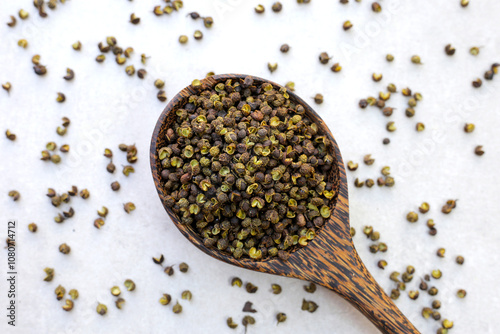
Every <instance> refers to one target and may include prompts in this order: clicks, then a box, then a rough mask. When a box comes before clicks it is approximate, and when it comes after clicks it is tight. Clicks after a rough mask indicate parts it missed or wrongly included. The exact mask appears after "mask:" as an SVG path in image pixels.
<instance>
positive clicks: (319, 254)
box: [150, 74, 419, 334]
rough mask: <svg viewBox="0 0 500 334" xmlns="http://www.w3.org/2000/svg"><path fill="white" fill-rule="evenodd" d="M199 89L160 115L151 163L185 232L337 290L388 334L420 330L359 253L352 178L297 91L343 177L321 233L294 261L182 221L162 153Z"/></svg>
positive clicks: (268, 269)
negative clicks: (253, 252)
mask: <svg viewBox="0 0 500 334" xmlns="http://www.w3.org/2000/svg"><path fill="white" fill-rule="evenodd" d="M245 77H247V75H241V74H224V75H215V76H212V77H209V78H206V79H203V80H202V88H203V87H207V88H208V87H213V86H214V85H215V84H217V83H219V82H225V81H226V80H227V79H233V80H234V81H235V80H243V79H244V78H245ZM251 77H252V78H253V79H254V81H255V83H256V84H259V83H262V82H269V83H271V84H273V85H274V86H275V87H281V86H280V85H278V84H276V83H274V82H272V81H269V80H265V79H261V78H257V77H254V76H251ZM196 92H197V90H196V89H194V88H193V87H192V86H188V87H186V88H184V89H183V90H182V91H181V92H180V93H179V94H177V95H176V96H175V97H174V98H173V99H172V100H171V101H170V103H168V105H167V107H166V108H165V110H164V111H163V112H162V114H161V115H160V117H159V119H158V122H157V124H156V127H155V129H154V132H153V136H152V140H151V149H150V162H151V170H152V174H153V179H154V182H155V185H156V189H157V191H158V195H159V197H160V200H161V201H162V203H163V206H164V208H165V210H166V211H167V213H168V215H169V216H170V218H171V219H172V221H173V222H174V224H175V225H176V226H177V228H178V229H179V231H180V232H181V233H182V234H183V235H184V236H185V237H186V238H188V239H189V240H190V241H191V242H192V243H193V244H194V245H195V246H196V247H198V248H199V249H200V250H202V251H203V252H205V253H206V254H208V255H210V256H212V257H214V258H216V259H219V260H221V261H224V262H226V263H229V264H232V265H235V266H238V267H242V268H246V269H251V270H255V271H260V272H264V273H269V274H274V275H281V276H287V277H294V278H299V279H303V280H307V281H310V282H314V283H316V284H319V285H322V286H324V287H327V288H329V289H331V290H333V291H335V292H336V293H338V294H339V295H341V296H342V297H343V298H345V299H346V300H347V301H349V302H350V303H351V304H352V305H354V306H355V307H356V308H357V309H358V310H360V311H361V312H362V313H363V314H364V315H365V316H366V317H367V318H368V319H370V321H371V322H372V323H373V324H374V325H375V326H376V327H377V328H378V329H379V330H380V331H381V332H382V333H388V334H395V333H408V334H410V333H412V334H416V333H419V331H418V330H417V329H416V328H415V327H414V326H413V325H412V324H411V323H410V321H409V320H408V319H407V318H406V317H405V316H404V315H403V313H402V312H401V311H400V310H399V309H398V308H397V306H396V305H395V304H394V303H393V301H392V300H391V299H390V298H389V297H388V296H387V294H386V293H385V292H384V291H383V290H382V288H381V287H380V286H379V285H378V284H377V282H376V281H375V279H374V278H373V277H372V276H371V274H370V273H369V272H368V270H367V269H366V267H365V266H364V264H363V263H362V261H361V259H360V258H359V256H358V254H357V252H356V250H355V248H354V244H353V242H352V240H351V236H350V226H349V202H348V192H347V180H346V172H345V167H344V162H343V160H342V156H341V153H340V149H339V147H338V145H337V142H336V141H335V139H334V137H333V135H332V133H331V132H330V130H329V129H328V126H327V125H326V124H325V123H324V121H323V120H322V119H321V118H320V117H319V116H318V114H316V112H315V111H314V110H313V109H312V108H311V107H310V106H309V105H308V104H307V103H306V102H305V101H303V100H302V99H301V98H300V97H298V96H297V95H295V94H294V93H293V92H289V95H290V99H291V100H292V101H294V102H297V103H300V104H302V105H303V106H304V108H305V109H306V115H307V116H308V117H309V118H310V119H311V120H312V121H314V122H315V123H316V124H317V125H318V128H320V129H321V132H322V133H323V134H324V135H326V136H328V138H329V139H330V140H331V141H332V144H333V150H334V152H333V153H334V155H335V158H336V162H337V164H336V168H334V169H332V175H330V176H329V177H330V179H331V180H335V181H338V189H337V198H336V199H335V201H334V208H333V211H332V216H331V218H330V219H329V220H328V222H327V223H325V225H324V226H323V227H322V228H321V230H320V232H319V233H318V234H317V236H316V237H315V238H314V239H313V240H312V241H311V242H309V244H308V245H307V246H306V247H304V248H299V249H298V250H296V251H295V252H293V253H292V254H291V256H290V259H289V260H288V261H282V260H280V259H279V258H270V259H267V260H263V261H254V260H251V259H235V258H234V257H233V256H232V255H230V254H226V253H222V252H220V251H218V250H217V249H210V248H207V247H205V245H204V244H203V240H202V238H201V237H199V236H198V235H197V234H196V232H195V231H194V230H193V229H192V228H191V226H187V225H182V224H180V223H179V220H178V218H177V216H176V214H175V213H174V212H172V210H171V209H170V208H168V207H167V206H166V205H165V200H166V195H167V194H166V192H165V190H164V189H163V187H162V180H161V176H160V173H161V166H160V162H159V159H158V156H157V153H158V150H159V149H160V148H161V147H163V146H165V133H166V130H167V129H168V128H169V126H170V125H171V124H172V122H173V120H174V118H175V117H176V116H175V110H176V109H178V108H179V107H181V106H183V105H184V104H185V103H186V101H187V98H188V97H189V96H190V95H192V94H195V93H196Z"/></svg>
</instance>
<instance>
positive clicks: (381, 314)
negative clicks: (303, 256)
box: [310, 247, 420, 334]
mask: <svg viewBox="0 0 500 334" xmlns="http://www.w3.org/2000/svg"><path fill="white" fill-rule="evenodd" d="M320 268H322V269H323V270H322V272H321V273H320V274H319V275H318V274H317V275H314V277H310V280H312V281H314V282H315V283H317V284H319V285H322V286H324V287H326V288H328V289H330V290H333V291H335V292H336V293H338V294H339V295H341V296H342V297H343V298H344V299H346V300H347V301H348V302H350V303H351V304H352V305H353V306H354V307H356V308H357V309H358V310H359V311H360V312H361V313H363V314H364V315H365V316H366V317H367V318H368V319H369V320H370V321H371V322H372V323H373V324H374V325H375V326H376V327H377V328H378V329H379V330H380V331H381V332H382V333H386V334H420V332H419V331H418V330H417V329H416V328H415V326H413V324H412V323H411V322H410V321H409V320H408V319H407V318H406V317H405V315H404V314H403V313H402V312H401V311H400V310H399V309H398V307H397V306H396V305H395V304H394V302H393V301H392V300H391V298H389V296H388V295H387V294H386V293H385V292H384V290H382V288H381V287H380V285H378V283H377V282H376V281H375V279H374V278H373V276H372V275H371V274H370V272H369V271H368V269H366V267H365V265H364V264H363V262H362V261H361V259H360V258H359V256H358V254H357V252H356V250H355V249H354V247H353V248H352V250H351V253H350V254H349V255H348V256H347V258H343V259H342V255H339V256H332V255H331V253H329V252H325V253H324V254H323V265H322V266H320Z"/></svg>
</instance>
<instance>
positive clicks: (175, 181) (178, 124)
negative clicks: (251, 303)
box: [157, 77, 337, 260]
mask: <svg viewBox="0 0 500 334" xmlns="http://www.w3.org/2000/svg"><path fill="white" fill-rule="evenodd" d="M191 88H192V90H193V91H194V92H195V93H193V95H191V96H188V97H186V99H185V102H183V104H182V105H180V106H179V107H178V108H177V109H176V110H173V111H172V112H173V113H174V118H173V120H172V121H173V122H172V123H171V124H170V125H169V128H168V129H167V130H165V136H164V139H163V142H162V143H161V144H160V145H159V149H158V152H157V158H158V163H159V165H160V166H161V168H160V169H161V171H160V175H161V185H162V187H163V188H164V189H165V190H166V194H168V195H167V196H166V199H165V205H166V206H167V207H169V208H170V209H171V210H172V211H173V213H174V214H175V215H176V216H177V218H178V220H179V222H180V223H181V224H185V225H190V226H192V227H193V230H194V231H195V232H196V233H197V234H198V236H199V237H200V238H202V240H203V243H204V245H205V246H206V247H208V248H214V249H218V250H219V251H221V252H225V253H228V254H231V255H232V256H234V257H235V258H237V259H238V258H242V257H243V258H251V259H253V260H261V259H266V258H269V257H279V258H281V259H282V260H286V259H287V258H288V257H289V254H290V252H292V251H294V250H295V249H298V248H300V247H304V246H306V245H307V244H308V242H310V241H311V240H313V239H314V237H315V236H316V234H317V233H318V232H319V230H320V228H321V227H322V226H323V225H324V224H325V223H326V222H327V220H328V219H329V217H330V215H331V213H332V207H333V201H334V200H335V198H336V190H337V189H336V179H335V178H336V174H335V173H332V170H335V168H336V165H335V158H334V154H333V151H332V143H331V141H330V139H329V137H328V135H327V134H325V133H324V132H323V131H322V130H321V129H320V127H319V126H318V124H316V123H315V122H314V121H313V120H312V119H311V118H309V117H308V114H307V113H306V112H307V111H306V108H305V107H304V106H303V105H302V104H300V103H298V102H297V101H296V100H295V99H294V98H293V97H290V95H289V92H288V90H287V89H286V88H284V87H280V86H276V85H273V84H271V83H268V82H265V81H260V79H259V80H257V79H253V78H252V77H246V78H242V79H228V80H225V81H219V82H217V83H215V84H214V85H213V86H212V87H209V86H207V85H206V84H202V83H201V81H198V82H196V84H195V82H193V84H192V85H191ZM330 174H333V177H332V175H330Z"/></svg>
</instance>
